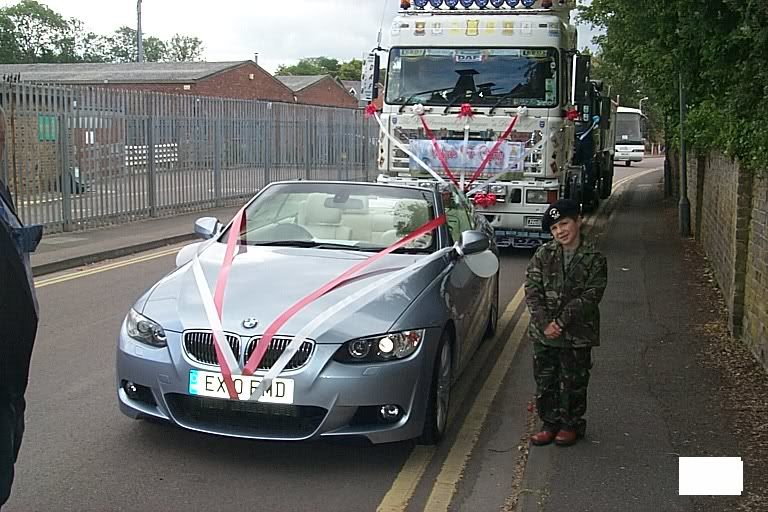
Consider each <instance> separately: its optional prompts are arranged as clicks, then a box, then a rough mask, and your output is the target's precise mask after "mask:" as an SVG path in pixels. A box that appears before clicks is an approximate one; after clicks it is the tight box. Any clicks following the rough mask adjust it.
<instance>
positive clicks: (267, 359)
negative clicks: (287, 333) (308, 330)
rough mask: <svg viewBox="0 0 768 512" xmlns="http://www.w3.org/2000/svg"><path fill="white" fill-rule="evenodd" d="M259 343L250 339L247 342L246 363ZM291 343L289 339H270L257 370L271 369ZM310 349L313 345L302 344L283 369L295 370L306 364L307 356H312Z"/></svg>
mask: <svg viewBox="0 0 768 512" xmlns="http://www.w3.org/2000/svg"><path fill="white" fill-rule="evenodd" d="M259 341H261V338H251V340H250V341H249V342H248V345H247V346H246V348H245V360H246V361H247V360H248V358H249V357H251V354H253V351H254V350H255V349H256V345H257V344H258V342H259ZM291 341H293V340H291V339H289V338H272V341H271V342H270V344H269V349H267V352H266V353H265V354H264V358H263V359H262V360H261V364H260V365H259V369H260V370H268V369H270V368H272V365H273V364H275V363H276V362H277V359H278V358H279V357H280V356H281V355H283V352H285V349H286V348H288V345H289V344H290V343H291ZM312 347H313V345H312V343H310V342H309V341H305V342H304V343H302V344H301V347H300V348H299V350H298V351H297V352H296V354H295V355H294V356H293V357H292V358H291V360H290V361H289V362H288V366H286V367H285V369H286V370H296V369H298V368H301V367H302V366H304V365H305V364H307V361H309V356H310V355H312Z"/></svg>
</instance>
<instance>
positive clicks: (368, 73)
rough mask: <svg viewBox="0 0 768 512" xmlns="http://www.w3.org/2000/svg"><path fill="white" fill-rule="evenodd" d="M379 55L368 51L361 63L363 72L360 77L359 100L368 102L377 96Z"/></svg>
mask: <svg viewBox="0 0 768 512" xmlns="http://www.w3.org/2000/svg"><path fill="white" fill-rule="evenodd" d="M379 64H380V59H379V55H378V54H377V53H376V52H373V53H370V54H369V55H368V57H366V59H365V62H364V63H363V73H362V75H361V77H360V82H361V86H360V89H361V90H360V101H361V102H363V103H370V102H371V101H373V100H374V99H376V98H378V97H379V87H378V83H379Z"/></svg>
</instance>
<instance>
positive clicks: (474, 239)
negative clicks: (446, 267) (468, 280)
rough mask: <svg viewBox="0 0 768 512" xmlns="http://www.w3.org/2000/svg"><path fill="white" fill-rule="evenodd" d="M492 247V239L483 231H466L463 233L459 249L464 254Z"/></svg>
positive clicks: (483, 250) (476, 252)
mask: <svg viewBox="0 0 768 512" xmlns="http://www.w3.org/2000/svg"><path fill="white" fill-rule="evenodd" d="M490 248H491V241H490V240H489V239H488V236H487V235H486V234H485V233H483V232H482V231H464V232H463V233H462V234H461V242H459V250H460V251H461V252H462V254H463V255H464V256H469V255H472V254H479V253H481V252H485V251H487V250H488V249H490Z"/></svg>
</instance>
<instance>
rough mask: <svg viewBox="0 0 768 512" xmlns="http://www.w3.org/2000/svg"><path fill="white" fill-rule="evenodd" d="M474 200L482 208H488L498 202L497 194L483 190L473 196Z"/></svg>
mask: <svg viewBox="0 0 768 512" xmlns="http://www.w3.org/2000/svg"><path fill="white" fill-rule="evenodd" d="M472 202H473V203H475V204H476V205H477V206H480V207H482V208H488V207H489V206H493V205H495V204H496V203H497V199H496V194H484V193H483V192H480V193H478V194H475V196H474V197H473V198H472Z"/></svg>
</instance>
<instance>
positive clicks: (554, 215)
mask: <svg viewBox="0 0 768 512" xmlns="http://www.w3.org/2000/svg"><path fill="white" fill-rule="evenodd" d="M549 216H550V217H552V218H553V219H554V220H557V219H559V218H560V217H562V215H561V214H560V210H558V209H557V208H552V209H551V210H550V211H549Z"/></svg>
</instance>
